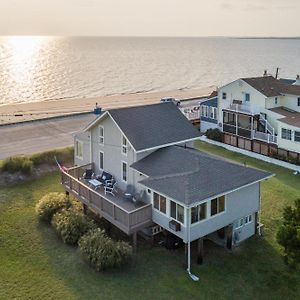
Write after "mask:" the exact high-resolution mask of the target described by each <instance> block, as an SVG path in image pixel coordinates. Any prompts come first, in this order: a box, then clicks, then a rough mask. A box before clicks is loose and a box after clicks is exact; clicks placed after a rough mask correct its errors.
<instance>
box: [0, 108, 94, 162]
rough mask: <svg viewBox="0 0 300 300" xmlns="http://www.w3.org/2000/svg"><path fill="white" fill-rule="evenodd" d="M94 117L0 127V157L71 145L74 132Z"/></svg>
mask: <svg viewBox="0 0 300 300" xmlns="http://www.w3.org/2000/svg"><path fill="white" fill-rule="evenodd" d="M94 119H95V115H93V114H89V115H81V116H72V117H66V118H61V119H55V120H44V121H35V122H31V123H27V124H18V125H9V126H4V127H0V159H4V158H6V157H9V156H13V155H20V154H32V153H36V152H42V151H46V150H51V149H57V148H63V147H68V146H71V145H73V136H74V134H75V133H76V132H77V131H79V130H81V129H82V128H83V127H85V126H86V125H87V124H88V123H89V122H91V121H92V120H94Z"/></svg>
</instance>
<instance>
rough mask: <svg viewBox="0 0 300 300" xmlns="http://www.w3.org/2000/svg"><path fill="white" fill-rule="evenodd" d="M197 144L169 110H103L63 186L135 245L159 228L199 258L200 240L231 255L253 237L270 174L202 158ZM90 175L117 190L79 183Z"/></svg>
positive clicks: (82, 136)
mask: <svg viewBox="0 0 300 300" xmlns="http://www.w3.org/2000/svg"><path fill="white" fill-rule="evenodd" d="M198 139H199V132H198V130H196V129H195V128H194V126H193V125H192V124H191V123H190V122H189V121H188V120H187V119H186V118H185V116H184V115H183V114H182V113H181V112H180V110H179V109H178V107H177V106H175V105H174V104H173V103H159V104H152V105H146V106H138V107H130V108H121V109H112V110H108V111H106V112H104V113H103V114H102V115H101V116H100V117H98V118H97V119H96V120H95V121H93V122H92V123H91V124H89V125H88V126H87V127H86V128H85V129H84V130H83V131H82V132H81V133H79V134H78V135H76V136H75V141H74V142H75V165H76V166H75V167H73V168H70V169H69V170H68V172H63V173H62V185H63V186H64V188H65V189H66V191H67V192H68V193H72V194H73V195H74V196H75V197H76V198H77V199H78V200H80V201H81V202H82V203H83V204H84V207H89V208H90V209H92V210H93V211H95V212H96V213H98V214H100V215H101V216H102V217H104V218H106V219H107V220H108V221H109V222H111V223H112V224H114V225H115V226H117V227H118V228H119V229H121V230H122V231H124V232H125V233H126V234H128V235H132V237H133V243H134V245H136V235H137V232H138V231H141V230H143V231H144V232H146V231H148V232H153V233H155V230H154V229H157V228H160V229H162V230H165V231H168V232H170V233H172V234H173V235H175V236H177V237H179V238H180V239H182V240H183V242H184V243H185V244H186V246H187V247H188V249H189V245H190V243H191V242H193V241H198V245H199V249H200V250H199V252H198V255H199V257H201V253H202V250H201V249H202V247H203V239H204V238H210V239H212V240H215V241H216V242H218V243H221V244H223V245H225V246H227V247H228V248H231V247H232V246H233V245H236V244H238V243H240V242H242V241H243V240H245V239H247V238H249V237H250V236H252V235H254V234H255V232H256V231H257V228H258V227H257V224H258V223H259V220H258V218H259V215H258V213H259V210H260V182H261V181H262V180H264V179H267V178H269V177H270V176H271V174H269V173H266V172H263V171H260V170H256V169H253V168H250V167H246V166H242V165H238V164H234V163H231V162H228V161H225V160H223V159H219V158H216V157H214V156H211V155H208V154H205V153H202V152H200V151H198V150H196V149H194V148H193V143H194V141H196V140H198ZM91 168H92V170H93V172H94V173H96V174H102V172H103V171H105V172H107V173H109V174H112V175H113V177H114V178H115V180H116V181H117V187H118V188H117V190H116V191H115V192H114V193H113V194H110V193H105V188H103V186H100V187H98V186H96V187H95V181H94V179H91V180H88V181H87V180H85V179H83V173H86V170H88V169H91ZM107 173H105V174H107ZM96 183H97V180H96ZM129 188H130V192H129ZM133 190H134V191H133ZM128 196H129V197H128ZM187 253H190V251H187ZM189 257H190V256H189Z"/></svg>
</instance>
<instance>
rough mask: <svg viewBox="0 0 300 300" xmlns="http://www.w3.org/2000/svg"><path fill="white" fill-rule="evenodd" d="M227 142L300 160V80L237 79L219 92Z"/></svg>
mask: <svg viewBox="0 0 300 300" xmlns="http://www.w3.org/2000/svg"><path fill="white" fill-rule="evenodd" d="M218 99H219V102H218V119H219V122H220V123H219V129H220V130H221V131H223V132H224V141H225V143H228V144H232V145H235V146H238V147H240V148H244V149H247V150H252V151H255V152H261V153H262V154H265V155H268V154H270V152H275V153H277V154H279V155H285V156H292V157H294V158H297V157H298V160H300V157H299V153H300V138H299V136H300V79H299V76H298V77H297V79H296V80H288V79H279V80H278V79H276V78H274V77H273V76H269V75H266V74H265V76H262V77H254V78H241V79H238V80H235V81H233V82H231V83H229V84H227V85H225V86H223V87H221V88H219V90H218Z"/></svg>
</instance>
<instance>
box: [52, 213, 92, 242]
mask: <svg viewBox="0 0 300 300" xmlns="http://www.w3.org/2000/svg"><path fill="white" fill-rule="evenodd" d="M51 224H52V226H53V227H54V228H55V230H56V231H57V233H58V234H59V235H60V236H61V238H62V240H63V241H64V242H65V243H67V244H71V245H74V244H77V242H78V240H79V239H80V238H81V237H82V236H83V235H84V234H85V233H86V232H87V231H89V230H91V229H95V228H96V225H95V223H94V221H93V220H92V219H90V218H88V217H87V216H85V215H84V214H83V213H82V212H80V211H78V210H75V209H72V208H71V209H67V210H62V211H59V212H57V213H56V214H55V215H54V216H53V218H52V222H51Z"/></svg>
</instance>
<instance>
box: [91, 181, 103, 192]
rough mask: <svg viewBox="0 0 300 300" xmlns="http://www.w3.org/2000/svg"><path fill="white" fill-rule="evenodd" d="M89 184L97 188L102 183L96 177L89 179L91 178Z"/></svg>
mask: <svg viewBox="0 0 300 300" xmlns="http://www.w3.org/2000/svg"><path fill="white" fill-rule="evenodd" d="M89 184H90V185H91V186H92V187H93V188H94V189H95V190H96V189H97V188H99V187H100V186H101V185H102V183H101V182H100V181H99V180H97V179H91V180H89Z"/></svg>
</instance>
